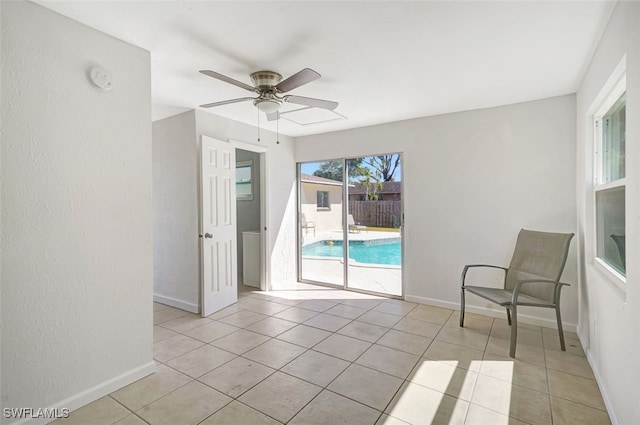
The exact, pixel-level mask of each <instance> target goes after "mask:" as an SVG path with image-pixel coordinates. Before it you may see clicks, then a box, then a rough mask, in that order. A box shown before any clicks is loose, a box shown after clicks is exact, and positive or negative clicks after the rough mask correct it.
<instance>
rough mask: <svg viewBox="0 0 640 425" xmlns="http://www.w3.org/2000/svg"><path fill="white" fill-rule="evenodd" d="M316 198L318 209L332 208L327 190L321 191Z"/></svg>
mask: <svg viewBox="0 0 640 425" xmlns="http://www.w3.org/2000/svg"><path fill="white" fill-rule="evenodd" d="M316 196H317V206H318V209H329V208H331V205H330V204H329V192H327V191H325V190H319V191H318V192H317V195H316Z"/></svg>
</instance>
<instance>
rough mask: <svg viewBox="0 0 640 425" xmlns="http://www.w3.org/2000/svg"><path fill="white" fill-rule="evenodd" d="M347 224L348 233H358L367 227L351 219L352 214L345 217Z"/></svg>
mask: <svg viewBox="0 0 640 425" xmlns="http://www.w3.org/2000/svg"><path fill="white" fill-rule="evenodd" d="M347 224H348V225H349V232H353V233H360V231H361V230H367V226H363V225H361V224H360V223H356V221H355V220H354V219H353V214H349V216H348V217H347Z"/></svg>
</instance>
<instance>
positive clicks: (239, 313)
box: [55, 287, 610, 425]
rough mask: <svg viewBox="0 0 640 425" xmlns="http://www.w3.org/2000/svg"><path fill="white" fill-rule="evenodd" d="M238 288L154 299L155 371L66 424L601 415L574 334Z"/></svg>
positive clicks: (493, 420)
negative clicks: (186, 304)
mask: <svg viewBox="0 0 640 425" xmlns="http://www.w3.org/2000/svg"><path fill="white" fill-rule="evenodd" d="M309 288H310V289H308V290H301V291H279V292H270V293H268V294H267V293H261V292H251V291H247V290H246V288H245V291H243V292H241V294H240V295H241V296H240V298H239V300H238V303H237V304H234V305H233V306H231V307H228V308H226V309H224V310H222V311H220V312H218V313H215V314H213V315H211V316H210V317H208V318H202V317H199V316H197V315H194V314H191V313H187V312H183V311H181V310H177V309H175V308H172V307H168V306H164V305H161V304H154V323H155V327H154V357H155V359H156V362H157V364H158V369H157V372H156V373H154V374H153V375H150V376H148V377H146V378H143V379H141V380H139V381H137V382H134V383H133V384H131V385H129V386H127V387H125V388H122V389H120V390H118V391H115V392H114V393H112V394H110V395H109V396H106V397H104V398H102V399H100V400H97V401H95V402H93V403H91V404H89V405H87V406H85V407H83V408H81V409H79V410H77V411H75V412H73V413H72V414H71V416H70V417H69V418H67V419H64V420H61V419H59V420H57V421H56V422H55V423H56V424H59V425H70V424H87V425H101V424H118V425H135V424H145V423H146V424H152V425H156V424H168V425H181V424H185V425H196V424H203V425H254V424H265V425H267V424H269V425H276V424H296V425H299V424H305V425H312V424H331V425H332V424H350V425H351V424H353V425H358V424H363V425H365V424H371V425H373V424H376V425H378V424H385V425H396V424H398V425H399V424H405V425H406V424H416V425H417V424H468V425H507V424H531V425H538V424H540V425H549V424H553V425H561V424H580V425H591V424H609V423H610V422H609V417H608V415H607V413H606V411H605V407H604V403H603V401H602V397H601V395H600V391H599V389H598V386H597V384H596V382H595V380H594V376H593V373H592V371H591V368H590V367H589V364H588V363H587V360H586V359H585V357H584V353H583V351H582V349H581V347H580V343H579V341H578V339H577V336H576V335H575V334H572V333H568V334H566V339H567V351H566V352H562V351H560V347H559V343H558V338H557V333H556V331H555V330H553V329H546V328H540V327H537V326H530V325H526V324H524V325H521V326H520V327H519V339H518V348H517V354H516V355H517V360H513V359H511V358H509V357H508V351H509V341H508V337H509V327H508V325H507V323H506V321H505V320H502V319H494V318H491V317H486V316H480V315H474V314H468V315H467V317H468V318H467V319H466V327H465V328H464V329H461V328H460V327H459V326H458V317H459V316H458V313H457V312H454V311H452V310H447V309H443V308H438V307H430V306H426V305H418V304H414V303H408V302H403V301H398V300H389V299H385V298H378V297H374V296H369V295H363V294H355V293H351V292H346V291H340V290H333V289H325V288H319V287H309Z"/></svg>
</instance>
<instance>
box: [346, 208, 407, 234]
mask: <svg viewBox="0 0 640 425" xmlns="http://www.w3.org/2000/svg"><path fill="white" fill-rule="evenodd" d="M349 213H351V214H352V215H353V219H354V220H355V221H356V223H359V224H361V225H363V226H371V227H391V228H396V229H397V228H399V227H400V224H401V223H402V204H401V201H349Z"/></svg>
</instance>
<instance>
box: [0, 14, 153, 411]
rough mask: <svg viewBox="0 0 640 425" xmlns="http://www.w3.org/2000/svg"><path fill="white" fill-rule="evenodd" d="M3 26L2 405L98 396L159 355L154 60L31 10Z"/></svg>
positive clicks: (8, 18) (57, 17)
mask: <svg viewBox="0 0 640 425" xmlns="http://www.w3.org/2000/svg"><path fill="white" fill-rule="evenodd" d="M1 19H2V20H1V24H2V25H1V27H2V74H1V75H2V86H1V92H2V121H3V127H2V156H1V157H2V166H1V172H2V175H1V182H2V183H1V184H2V224H1V243H2V246H1V248H2V249H1V262H2V276H1V280H2V289H1V291H2V313H1V314H2V324H3V331H2V364H1V368H2V396H3V400H2V404H3V407H34V408H37V407H48V406H53V405H56V404H57V403H59V402H61V401H63V400H66V399H69V398H70V399H71V400H72V401H73V400H76V401H77V400H78V399H77V398H75V397H77V396H78V395H79V394H80V393H82V392H85V391H88V392H89V393H86V394H84V395H83V396H82V397H84V399H83V402H86V401H87V397H88V398H91V397H92V396H96V395H97V396H99V395H100V394H98V393H99V392H100V391H99V390H98V391H97V393H96V392H95V391H94V390H96V388H103V389H107V387H108V384H105V383H106V382H107V381H109V380H111V379H116V381H117V382H120V383H123V381H122V379H124V380H125V381H126V376H127V374H128V373H131V372H132V371H135V370H138V371H139V370H141V369H144V368H145V367H149V365H150V362H151V361H152V303H151V299H152V290H151V289H152V252H153V251H152V249H153V248H152V227H151V222H152V209H151V120H150V115H151V113H150V109H151V108H150V99H151V93H150V69H149V53H148V52H146V51H143V50H141V49H139V48H135V47H133V46H131V45H128V44H126V43H124V42H122V41H119V40H116V39H113V38H111V37H108V36H106V35H104V34H102V33H100V32H97V31H95V30H93V29H90V28H88V27H86V26H83V25H81V24H78V23H77V22H75V21H72V20H70V19H67V18H64V17H62V16H60V15H58V14H55V13H53V12H51V11H49V10H47V9H44V8H42V7H40V6H37V5H35V4H33V3H27V2H3V3H2V17H1ZM93 63H97V64H100V65H102V66H103V67H105V68H106V69H108V70H109V71H110V72H111V73H112V75H113V80H114V87H113V90H112V91H110V92H102V91H100V90H98V89H96V88H95V87H94V86H92V84H91V83H90V82H89V81H88V78H87V71H88V69H89V68H90V66H91V65H92V64H93ZM123 376H125V378H123ZM138 377H139V376H138ZM101 385H107V387H100V386H101ZM92 391H94V392H92ZM73 406H74V404H73V402H70V403H69V406H67V407H73ZM3 421H4V422H6V420H5V419H3ZM4 422H3V423H4Z"/></svg>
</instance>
